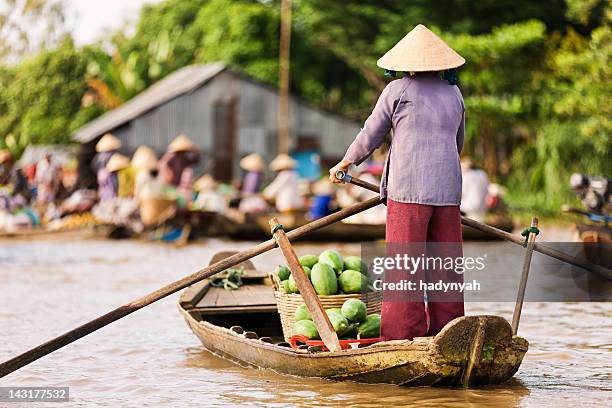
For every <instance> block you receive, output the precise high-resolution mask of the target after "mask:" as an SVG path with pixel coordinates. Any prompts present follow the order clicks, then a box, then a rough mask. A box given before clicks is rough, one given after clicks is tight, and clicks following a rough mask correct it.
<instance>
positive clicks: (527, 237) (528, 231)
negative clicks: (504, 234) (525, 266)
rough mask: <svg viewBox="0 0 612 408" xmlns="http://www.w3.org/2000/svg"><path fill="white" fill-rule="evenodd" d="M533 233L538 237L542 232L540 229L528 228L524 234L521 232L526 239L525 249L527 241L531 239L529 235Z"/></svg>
mask: <svg viewBox="0 0 612 408" xmlns="http://www.w3.org/2000/svg"><path fill="white" fill-rule="evenodd" d="M531 233H533V234H536V235H538V234H539V233H540V230H539V229H538V227H528V228H525V229H524V230H523V232H521V235H522V236H524V237H525V242H523V247H525V248H527V240H528V239H529V234H531Z"/></svg>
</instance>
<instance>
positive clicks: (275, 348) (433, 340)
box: [179, 259, 528, 386]
mask: <svg viewBox="0 0 612 408" xmlns="http://www.w3.org/2000/svg"><path fill="white" fill-rule="evenodd" d="M213 261H214V259H213ZM243 267H244V268H245V269H246V270H247V275H246V276H245V277H244V285H243V286H242V287H241V288H240V289H238V290H235V291H224V290H223V289H222V288H217V287H212V286H211V285H210V283H209V282H208V281H203V282H200V283H198V284H196V285H193V286H192V287H190V288H188V289H186V290H185V292H184V293H183V294H182V296H181V298H180V301H179V310H180V312H181V314H182V315H183V317H184V318H185V321H186V322H187V324H188V326H189V327H190V329H191V330H192V331H193V333H194V334H195V335H196V336H197V337H198V338H199V339H200V341H201V342H202V344H203V345H204V347H206V348H207V349H208V350H209V351H211V352H212V353H215V354H217V355H220V356H222V357H225V358H227V359H229V360H231V361H234V362H236V363H239V364H241V365H247V366H250V367H257V368H263V369H270V370H273V371H276V372H277V373H279V374H287V375H295V376H303V377H318V378H326V379H332V380H350V381H357V382H365V383H388V384H397V385H404V386H457V385H461V384H464V383H465V382H466V381H467V382H468V383H469V385H470V386H475V385H484V384H498V383H502V382H504V381H506V380H508V379H509V378H511V377H512V376H513V375H514V373H515V372H516V371H517V370H518V368H519V366H520V364H521V361H522V359H523V356H524V355H525V353H526V352H527V349H528V342H527V341H526V340H525V339H523V338H520V337H513V336H512V330H511V328H510V325H509V324H508V322H507V321H506V320H505V319H503V318H502V317H499V316H466V317H461V318H458V319H455V320H453V321H452V322H450V323H449V324H448V325H447V326H446V327H445V328H444V329H443V330H442V331H441V332H440V333H439V334H438V335H436V336H435V337H421V338H415V339H414V340H402V341H387V342H379V343H376V344H373V345H370V346H367V347H360V348H356V349H349V350H342V351H339V352H328V351H321V350H320V348H316V347H307V346H303V347H302V348H297V349H294V348H291V347H290V345H289V344H288V343H286V342H284V339H283V333H282V328H281V323H280V319H279V315H278V312H277V309H276V303H275V299H274V294H273V290H272V286H271V283H270V282H269V279H268V278H267V274H266V273H263V272H258V271H256V270H254V268H253V265H252V264H251V263H250V262H247V263H245V264H243Z"/></svg>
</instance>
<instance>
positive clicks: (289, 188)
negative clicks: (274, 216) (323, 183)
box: [263, 153, 303, 212]
mask: <svg viewBox="0 0 612 408" xmlns="http://www.w3.org/2000/svg"><path fill="white" fill-rule="evenodd" d="M296 166H297V162H296V161H295V160H294V159H292V158H291V157H290V156H289V155H287V154H284V153H282V154H279V155H278V156H276V158H275V159H274V160H272V163H270V170H272V171H276V172H278V174H277V175H276V178H275V179H274V181H272V183H270V184H269V185H268V186H267V187H266V188H265V190H264V191H263V196H264V198H265V199H266V200H268V201H270V202H273V203H274V204H275V206H276V209H277V210H278V211H279V212H291V211H296V210H300V209H302V207H303V201H302V197H301V196H300V185H299V184H300V183H299V181H300V178H299V175H298V173H297V171H295V167H296Z"/></svg>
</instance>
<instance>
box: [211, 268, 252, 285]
mask: <svg viewBox="0 0 612 408" xmlns="http://www.w3.org/2000/svg"><path fill="white" fill-rule="evenodd" d="M244 275H246V272H245V271H244V268H243V267H240V268H239V269H227V270H225V271H223V272H220V273H218V274H216V275H215V276H213V277H212V278H210V279H209V280H210V285H211V286H213V287H215V288H223V289H225V290H236V289H239V288H240V287H241V286H242V284H243V282H242V277H243V276H244Z"/></svg>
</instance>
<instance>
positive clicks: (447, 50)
mask: <svg viewBox="0 0 612 408" xmlns="http://www.w3.org/2000/svg"><path fill="white" fill-rule="evenodd" d="M463 64H465V59H464V58H463V57H462V56H461V55H459V54H457V52H455V50H453V49H452V48H451V47H449V46H448V45H447V44H446V43H445V42H444V41H443V40H442V39H441V38H440V37H438V36H437V35H435V34H434V33H433V32H432V31H431V30H429V29H428V28H427V27H425V26H424V25H423V24H419V25H418V26H416V27H415V28H414V29H413V30H412V31H410V32H409V33H408V34H406V36H405V37H404V38H402V39H401V40H400V41H399V42H398V43H397V44H395V46H394V47H393V48H391V49H390V50H389V51H387V53H386V54H385V55H383V56H382V58H380V59H379V60H378V62H377V65H378V66H379V67H381V68H383V69H388V70H390V71H402V72H425V71H443V70H445V69H451V68H457V67H460V66H461V65H463Z"/></svg>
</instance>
